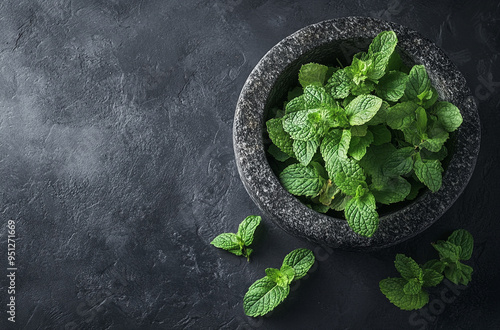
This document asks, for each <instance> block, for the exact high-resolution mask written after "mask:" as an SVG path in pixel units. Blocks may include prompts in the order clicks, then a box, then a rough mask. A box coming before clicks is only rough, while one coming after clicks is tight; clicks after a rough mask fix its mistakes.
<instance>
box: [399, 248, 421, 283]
mask: <svg viewBox="0 0 500 330" xmlns="http://www.w3.org/2000/svg"><path fill="white" fill-rule="evenodd" d="M394 266H396V269H397V270H398V272H399V273H400V274H401V276H402V277H403V278H404V279H405V280H410V279H412V278H417V279H420V278H421V277H422V269H421V268H420V266H419V265H418V264H417V263H416V262H415V260H413V259H412V258H410V257H407V256H405V255H404V254H397V255H396V260H395V261H394Z"/></svg>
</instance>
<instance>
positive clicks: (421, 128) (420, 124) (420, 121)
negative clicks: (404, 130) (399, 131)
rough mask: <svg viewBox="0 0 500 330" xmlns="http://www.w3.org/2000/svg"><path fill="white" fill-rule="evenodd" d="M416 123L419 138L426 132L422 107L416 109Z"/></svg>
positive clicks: (424, 113)
mask: <svg viewBox="0 0 500 330" xmlns="http://www.w3.org/2000/svg"><path fill="white" fill-rule="evenodd" d="M415 115H416V120H417V121H416V122H417V132H418V134H419V135H420V136H424V134H425V132H426V130H427V113H426V112H425V109H424V108H422V107H418V108H417V110H415Z"/></svg>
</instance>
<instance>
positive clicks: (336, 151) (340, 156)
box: [320, 129, 351, 179]
mask: <svg viewBox="0 0 500 330" xmlns="http://www.w3.org/2000/svg"><path fill="white" fill-rule="evenodd" d="M350 142H351V132H350V131H349V130H338V129H335V130H332V131H330V132H329V133H328V134H327V135H326V136H325V137H324V139H323V141H322V142H321V146H320V152H321V155H322V157H323V159H324V161H325V168H326V171H327V172H328V175H329V177H330V178H332V179H333V178H334V177H335V174H336V173H337V172H339V171H342V170H343V164H342V163H341V161H343V160H344V159H346V158H347V152H348V150H349V144H350ZM346 162H347V163H349V160H347V161H346ZM345 166H348V167H350V164H345Z"/></svg>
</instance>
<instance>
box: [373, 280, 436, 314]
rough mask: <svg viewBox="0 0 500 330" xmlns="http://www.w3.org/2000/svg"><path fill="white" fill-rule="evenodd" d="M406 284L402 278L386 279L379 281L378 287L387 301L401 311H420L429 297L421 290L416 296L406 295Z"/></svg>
mask: <svg viewBox="0 0 500 330" xmlns="http://www.w3.org/2000/svg"><path fill="white" fill-rule="evenodd" d="M406 283H407V281H406V280H405V279H402V278H387V279H384V280H382V281H380V283H379V287H380V291H382V293H383V294H384V295H385V296H386V297H387V299H389V301H390V302H391V303H393V304H394V305H396V306H397V307H399V308H400V309H402V310H406V311H410V310H415V309H420V308H422V307H423V306H424V305H425V304H427V303H428V302H429V295H428V294H427V292H425V291H423V290H421V291H420V292H419V293H417V294H406V293H405V292H404V287H405V285H406Z"/></svg>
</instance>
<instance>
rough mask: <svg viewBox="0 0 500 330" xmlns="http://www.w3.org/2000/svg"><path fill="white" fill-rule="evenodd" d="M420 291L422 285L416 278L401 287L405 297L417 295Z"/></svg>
mask: <svg viewBox="0 0 500 330" xmlns="http://www.w3.org/2000/svg"><path fill="white" fill-rule="evenodd" d="M421 291H422V283H420V281H419V280H418V279H416V278H412V279H410V280H408V282H407V283H406V284H405V286H404V287H403V292H404V293H405V294H407V295H413V294H418V293H420V292H421Z"/></svg>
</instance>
